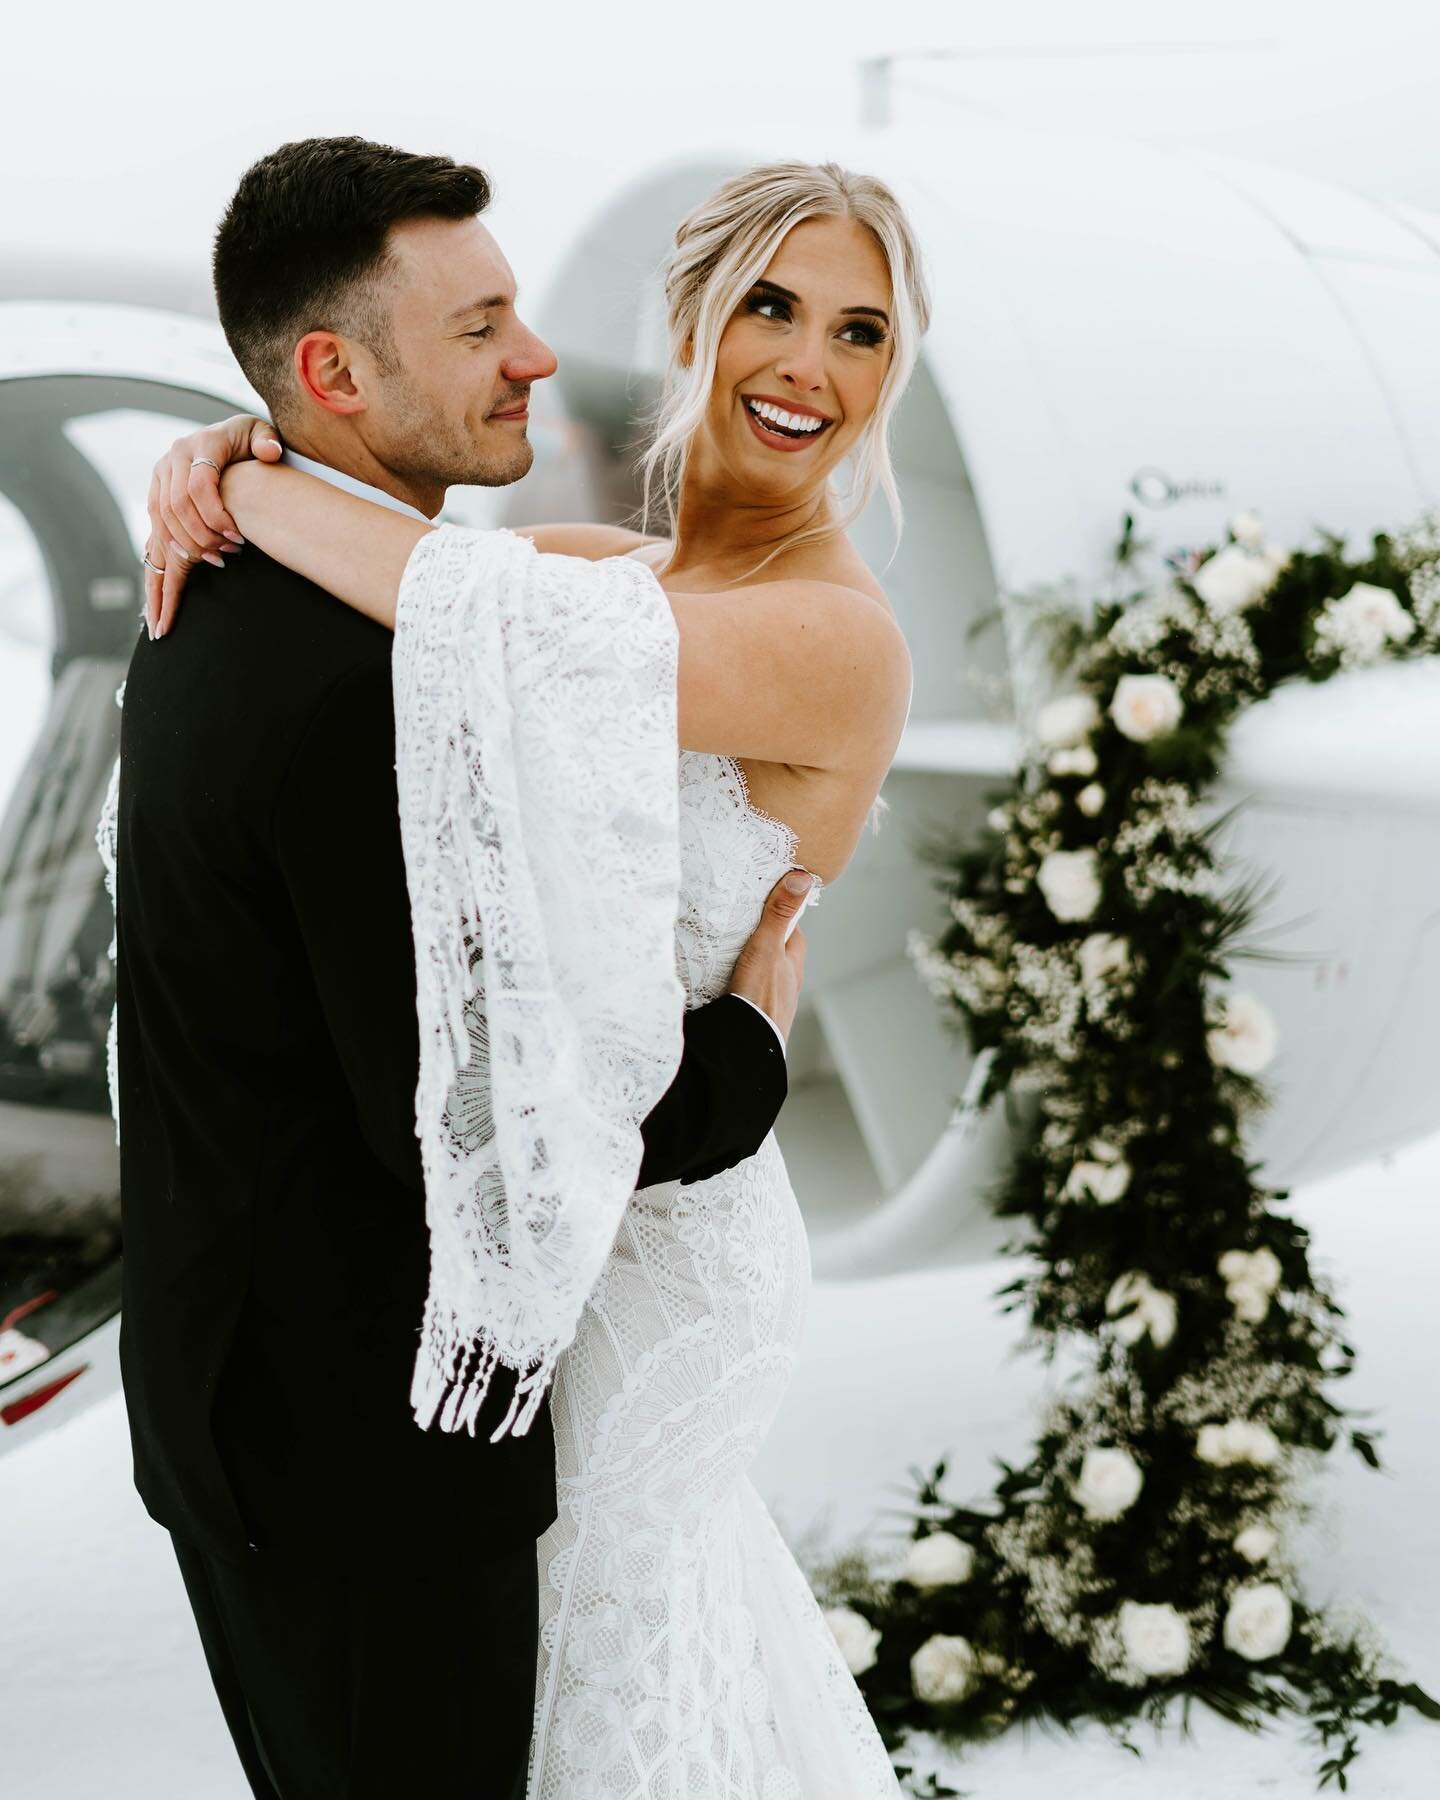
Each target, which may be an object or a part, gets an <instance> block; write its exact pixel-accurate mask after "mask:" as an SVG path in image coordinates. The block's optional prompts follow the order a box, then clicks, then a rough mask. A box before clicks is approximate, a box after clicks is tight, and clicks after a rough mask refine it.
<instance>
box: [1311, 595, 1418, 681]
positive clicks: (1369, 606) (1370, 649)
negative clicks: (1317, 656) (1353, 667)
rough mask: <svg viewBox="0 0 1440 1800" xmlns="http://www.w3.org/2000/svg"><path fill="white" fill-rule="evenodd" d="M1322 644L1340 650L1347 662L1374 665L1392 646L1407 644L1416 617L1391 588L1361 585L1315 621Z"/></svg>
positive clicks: (1343, 596)
mask: <svg viewBox="0 0 1440 1800" xmlns="http://www.w3.org/2000/svg"><path fill="white" fill-rule="evenodd" d="M1315 631H1316V636H1317V638H1318V640H1319V642H1320V643H1321V644H1322V645H1325V646H1327V647H1329V648H1332V649H1336V650H1339V651H1340V652H1341V653H1342V656H1343V657H1344V659H1345V660H1346V661H1347V662H1351V663H1366V662H1374V661H1375V660H1376V659H1377V658H1378V657H1380V656H1381V655H1383V653H1384V651H1385V649H1386V647H1387V646H1388V645H1390V644H1403V643H1405V642H1406V640H1407V639H1408V638H1410V637H1411V636H1412V635H1413V634H1414V631H1415V616H1414V614H1413V613H1409V612H1407V611H1406V610H1405V608H1404V607H1403V606H1402V605H1401V604H1400V602H1399V600H1398V599H1397V598H1396V596H1395V594H1394V593H1393V592H1392V591H1391V590H1390V589H1389V588H1387V587H1377V586H1376V585H1375V583H1374V582H1370V581H1357V582H1356V583H1355V584H1354V586H1353V587H1352V588H1350V590H1349V591H1348V593H1345V594H1342V595H1341V596H1340V598H1339V599H1338V600H1331V601H1328V602H1327V603H1326V605H1325V606H1324V608H1323V609H1322V610H1321V613H1320V616H1319V617H1318V619H1317V620H1316V621H1315Z"/></svg>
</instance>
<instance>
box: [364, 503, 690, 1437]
mask: <svg viewBox="0 0 1440 1800" xmlns="http://www.w3.org/2000/svg"><path fill="white" fill-rule="evenodd" d="M677 658H678V634H677V631H676V627H675V623H674V619H673V617H672V615H671V612H670V607H669V604H668V602H667V600H666V598H665V595H664V592H663V590H662V589H661V588H660V585H659V583H658V582H657V581H656V580H655V577H654V575H653V574H652V573H651V572H650V571H649V570H648V569H646V568H645V567H644V566H643V565H642V564H640V563H638V562H637V561H635V560H634V559H633V558H630V559H626V558H618V557H617V558H611V559H608V560H606V561H603V562H597V563H589V562H583V561H579V560H577V559H575V558H573V557H564V556H550V555H542V554H540V553H538V552H537V551H536V549H535V547H534V545H533V544H532V543H531V542H530V540H529V539H528V538H521V537H517V536H515V535H514V534H513V533H512V532H508V531H473V530H467V529H463V528H461V527H459V526H453V525H444V526H441V527H439V528H438V529H437V530H435V531H433V532H431V533H429V534H428V535H427V536H426V537H424V538H422V539H421V541H420V542H419V544H417V546H416V548H415V550H414V551H413V553H412V554H411V557H410V561H409V563H408V564H407V566H406V570H405V575H404V579H403V581H402V583H401V587H400V595H399V601H398V606H397V612H396V620H395V653H394V664H393V670H394V690H395V728H396V775H397V779H398V786H399V796H400V824H401V832H402V837H403V842H404V849H405V864H406V872H407V877H408V880H409V887H410V908H411V917H412V921H413V924H414V931H415V958H416V969H417V1000H418V1009H419V1023H420V1080H419V1085H418V1087H417V1089H416V1099H415V1113H416V1119H417V1131H418V1134H419V1137H420V1143H421V1151H422V1156H423V1162H424V1171H425V1192H426V1214H427V1218H428V1221H429V1227H430V1258H431V1261H430V1292H429V1297H428V1300H427V1303H426V1313H425V1326H424V1333H423V1336H422V1340H421V1345H420V1353H419V1357H418V1359H417V1362H416V1365H415V1375H414V1382H413V1386H412V1389H411V1400H412V1403H413V1405H414V1408H415V1415H416V1418H417V1419H418V1421H419V1422H420V1424H421V1425H422V1426H428V1425H429V1424H430V1423H431V1422H432V1421H433V1420H434V1419H435V1418H436V1417H437V1415H438V1418H439V1422H440V1425H441V1427H442V1429H444V1430H447V1431H454V1430H458V1429H459V1428H460V1427H461V1426H464V1427H465V1428H466V1429H468V1430H470V1431H471V1432H472V1433H473V1431H474V1429H475V1419H476V1415H477V1413H478V1411H479V1408H480V1406H481V1403H482V1402H483V1400H484V1398H485V1395H486V1393H487V1391H488V1389H489V1385H490V1380H491V1376H492V1374H493V1372H494V1368H495V1366H496V1364H497V1363H503V1364H504V1365H506V1366H507V1367H509V1368H512V1369H515V1370H517V1371H518V1372H519V1377H518V1380H517V1384H516V1391H515V1396H514V1400H513V1403H512V1404H511V1406H510V1408H509V1411H508V1412H507V1414H506V1416H505V1418H504V1419H503V1420H502V1422H501V1423H500V1425H499V1426H498V1427H497V1428H496V1430H495V1431H494V1432H493V1433H492V1434H491V1441H492V1442H494V1441H496V1440H497V1439H499V1438H501V1437H503V1436H504V1435H505V1434H506V1432H507V1431H508V1430H511V1429H512V1428H513V1433H514V1435H517V1436H518V1435H521V1434H523V1433H524V1432H525V1431H526V1430H528V1428H529V1426H530V1424H531V1423H532V1422H533V1420H534V1418H535V1415H536V1413H537V1412H538V1410H539V1408H540V1405H541V1404H542V1402H543V1401H544V1399H545V1395H546V1390H547V1388H548V1385H549V1383H550V1380H551V1378H552V1377H553V1375H554V1372H555V1364H556V1361H557V1359H558V1357H559V1355H560V1353H561V1352H562V1351H563V1350H564V1349H565V1347H566V1346H567V1345H568V1344H569V1343H570V1341H571V1340H572V1338H573V1337H574V1335H575V1331H576V1328H577V1326H578V1324H579V1320H580V1313H581V1308H582V1307H583V1305H584V1302H585V1298H586V1296H587V1295H588V1293H589V1292H590V1290H591V1288H592V1287H593V1286H594V1283H595V1281H596V1279H597V1278H598V1276H599V1275H600V1273H601V1270H602V1269H603V1267H604V1265H605V1261H606V1258H607V1256H608V1255H609V1252H610V1250H611V1247H612V1246H613V1243H614V1240H615V1236H616V1233H617V1231H618V1229H619V1226H620V1221H621V1218H622V1216H623V1213H624V1210H625V1206H626V1204H627V1202H628V1200H629V1198H630V1195H631V1193H632V1191H633V1189H634V1186H635V1178H636V1175H637V1173H638V1170H639V1166H640V1160H641V1155H642V1149H643V1146H642V1143H641V1138H640V1125H641V1122H642V1121H643V1119H644V1118H645V1116H646V1114H647V1113H649V1112H650V1111H651V1109H652V1108H653V1107H654V1105H655V1103H656V1102H657V1101H658V1100H659V1098H660V1096H661V1095H662V1094H663V1093H664V1092H665V1089H666V1088H667V1087H668V1086H669V1084H670V1082H671V1080H672V1079H673V1077H674V1074H675V1071H676V1069H677V1067H678V1066H679V1061H680V1053H681V1047H682V1038H683V1032H682V1018H683V1011H684V991H683V989H682V987H681V984H680V980H679V976H678V974H677V971H676V958H675V927H676V917H677V913H678V908H679V891H680V851H679V792H678V783H677V779H676V765H677V703H676V677H677Z"/></svg>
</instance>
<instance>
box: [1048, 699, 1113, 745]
mask: <svg viewBox="0 0 1440 1800" xmlns="http://www.w3.org/2000/svg"><path fill="white" fill-rule="evenodd" d="M1099 723H1100V708H1099V706H1098V705H1097V704H1096V701H1095V699H1094V696H1093V695H1090V694H1061V695H1060V697H1059V698H1058V699H1056V700H1051V701H1050V702H1048V704H1046V705H1045V706H1042V707H1041V708H1040V711H1039V713H1038V714H1037V715H1036V719H1035V735H1036V737H1038V738H1039V740H1040V743H1041V746H1042V748H1044V749H1046V750H1063V749H1065V748H1066V747H1067V746H1069V745H1071V744H1079V743H1082V742H1083V741H1084V740H1085V739H1086V738H1087V737H1089V735H1090V733H1091V732H1092V731H1093V730H1094V729H1095V727H1096V726H1097V725H1098V724H1099Z"/></svg>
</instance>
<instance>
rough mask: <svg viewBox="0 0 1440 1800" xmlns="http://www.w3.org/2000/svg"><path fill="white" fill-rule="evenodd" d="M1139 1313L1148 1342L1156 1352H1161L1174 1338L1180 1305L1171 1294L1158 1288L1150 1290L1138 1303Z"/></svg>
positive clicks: (1178, 1320)
mask: <svg viewBox="0 0 1440 1800" xmlns="http://www.w3.org/2000/svg"><path fill="white" fill-rule="evenodd" d="M1139 1312H1140V1315H1141V1317H1142V1318H1143V1319H1144V1321H1145V1329H1146V1330H1147V1331H1148V1332H1149V1333H1150V1342H1151V1343H1152V1344H1154V1346H1155V1347H1156V1349H1157V1350H1163V1349H1164V1348H1165V1346H1166V1345H1167V1344H1168V1343H1169V1342H1170V1340H1171V1339H1172V1338H1173V1337H1174V1336H1175V1327H1176V1326H1177V1325H1178V1324H1179V1322H1180V1303H1179V1301H1178V1300H1176V1298H1175V1296H1174V1295H1173V1294H1167V1293H1165V1292H1163V1291H1162V1290H1161V1289H1160V1288H1151V1290H1150V1292H1149V1293H1148V1294H1147V1295H1146V1296H1145V1298H1144V1299H1143V1300H1142V1301H1141V1302H1140V1306H1139Z"/></svg>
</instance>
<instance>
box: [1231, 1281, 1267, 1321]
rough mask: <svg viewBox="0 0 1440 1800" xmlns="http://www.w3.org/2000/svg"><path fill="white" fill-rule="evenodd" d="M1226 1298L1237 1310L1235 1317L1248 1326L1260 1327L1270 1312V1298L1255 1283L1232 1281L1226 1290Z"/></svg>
mask: <svg viewBox="0 0 1440 1800" xmlns="http://www.w3.org/2000/svg"><path fill="white" fill-rule="evenodd" d="M1225 1294H1226V1298H1227V1299H1228V1300H1229V1302H1230V1304H1231V1305H1232V1306H1233V1307H1234V1308H1235V1317H1236V1318H1237V1319H1243V1320H1244V1321H1245V1323H1246V1324H1247V1325H1258V1324H1260V1322H1261V1321H1262V1320H1263V1319H1264V1317H1265V1315H1266V1313H1268V1312H1269V1310H1270V1296H1269V1294H1268V1293H1266V1291H1265V1289H1264V1288H1262V1287H1256V1285H1255V1283H1254V1282H1253V1281H1232V1282H1231V1283H1230V1285H1229V1286H1228V1287H1227V1288H1226V1290H1225Z"/></svg>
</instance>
